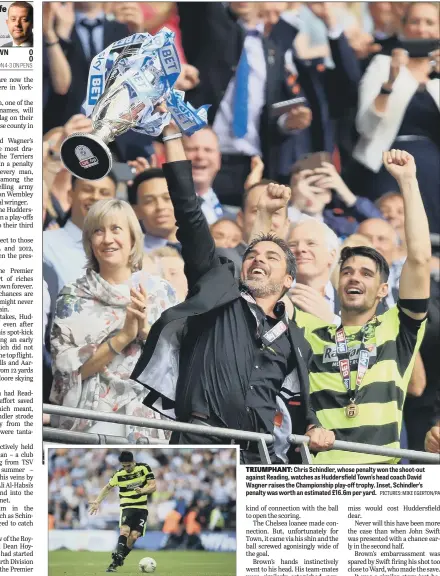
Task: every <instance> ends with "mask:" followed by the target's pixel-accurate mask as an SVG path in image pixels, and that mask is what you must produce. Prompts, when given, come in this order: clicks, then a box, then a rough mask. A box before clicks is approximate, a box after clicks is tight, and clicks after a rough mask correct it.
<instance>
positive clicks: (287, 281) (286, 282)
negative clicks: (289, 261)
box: [283, 274, 293, 288]
mask: <svg viewBox="0 0 440 576" xmlns="http://www.w3.org/2000/svg"><path fill="white" fill-rule="evenodd" d="M292 282H293V277H292V276H291V275H290V274H287V275H286V276H285V277H284V282H283V286H284V288H291V287H292Z"/></svg>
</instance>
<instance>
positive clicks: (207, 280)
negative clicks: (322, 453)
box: [131, 125, 334, 463]
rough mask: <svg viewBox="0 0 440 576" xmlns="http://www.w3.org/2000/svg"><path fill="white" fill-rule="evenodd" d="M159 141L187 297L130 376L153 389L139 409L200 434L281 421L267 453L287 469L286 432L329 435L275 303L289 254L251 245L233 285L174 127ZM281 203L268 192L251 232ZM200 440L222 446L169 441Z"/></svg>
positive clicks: (251, 446) (295, 341) (251, 447)
mask: <svg viewBox="0 0 440 576" xmlns="http://www.w3.org/2000/svg"><path fill="white" fill-rule="evenodd" d="M180 136H181V135H180ZM163 140H164V143H165V148H166V157H167V161H168V163H167V164H165V165H164V166H163V170H164V174H165V177H166V179H167V183H168V190H169V194H170V197H171V200H172V202H173V205H174V213H175V217H176V221H177V226H178V231H177V238H178V240H179V241H180V242H181V245H182V256H183V259H184V261H185V274H186V277H187V279H188V297H187V300H186V301H185V302H183V303H182V304H180V305H178V306H175V307H174V308H172V309H170V310H169V311H167V312H166V313H164V314H163V315H162V317H161V318H160V320H159V321H158V322H157V323H156V324H155V325H154V326H153V327H152V329H151V332H150V335H149V338H148V340H147V342H146V346H145V348H144V351H143V353H142V356H141V358H140V359H139V362H138V364H137V365H136V367H135V370H134V372H133V374H132V376H131V377H132V378H133V379H135V380H137V381H138V382H140V383H141V384H143V385H144V386H146V387H147V388H149V389H150V392H149V394H148V395H147V397H146V399H145V401H144V402H145V403H146V404H147V405H150V406H151V407H153V408H155V409H156V410H158V411H160V412H162V413H163V414H165V415H169V416H171V415H172V411H173V410H174V409H175V416H176V417H177V419H178V420H180V421H183V422H188V421H189V422H193V423H199V424H201V425H205V426H218V427H222V428H233V429H241V430H248V431H253V432H263V433H270V434H271V433H272V432H274V426H275V424H274V423H275V422H278V428H279V430H283V431H284V432H283V433H284V437H279V439H280V444H279V448H277V447H275V448H274V447H273V446H271V447H270V449H269V453H270V455H271V458H272V460H273V461H274V462H280V461H287V457H286V459H285V460H284V459H283V456H286V453H287V449H288V445H287V443H286V433H287V434H288V433H291V432H292V429H295V430H297V432H301V433H305V432H307V434H308V435H309V436H310V439H311V442H310V444H311V448H312V449H329V448H330V447H331V446H332V443H333V440H334V436H333V433H332V432H328V431H324V430H322V429H320V428H319V422H318V421H317V420H316V418H315V416H314V414H313V411H312V410H311V409H310V405H309V398H308V386H309V384H308V371H307V365H306V363H305V361H304V358H307V357H308V356H309V352H310V351H309V348H308V345H307V343H306V341H305V340H304V338H303V336H302V332H301V331H300V330H299V328H298V326H297V325H296V324H295V323H294V322H289V320H288V318H287V316H286V314H285V311H284V303H283V302H281V301H280V299H281V298H282V296H283V294H284V293H285V291H286V290H287V289H288V288H289V287H290V285H291V283H292V277H293V276H294V275H295V269H296V263H295V258H294V256H293V254H292V253H291V252H290V250H289V248H288V247H287V245H286V244H285V243H284V242H283V241H282V240H280V239H279V238H276V237H275V236H270V235H269V236H264V237H262V238H260V237H256V238H254V240H253V241H252V242H251V244H250V246H249V247H248V249H247V251H246V254H245V258H244V263H243V267H242V273H241V282H240V283H238V282H237V281H236V279H235V278H234V267H233V265H232V263H231V262H229V261H227V260H225V259H220V258H219V257H218V256H216V254H215V245H214V241H213V239H212V236H211V234H210V232H209V228H208V224H207V222H206V219H205V217H204V215H203V212H202V210H201V208H200V203H199V201H198V198H197V195H196V193H195V190H194V184H193V181H192V175H191V164H190V163H189V162H188V161H187V160H186V156H185V152H184V149H183V146H182V143H181V142H180V140H179V132H178V129H177V128H176V127H175V126H174V125H171V126H168V127H166V128H165V130H164V138H163ZM288 197H289V191H288V189H287V188H285V187H283V186H281V187H280V186H278V185H271V187H268V190H267V194H266V195H265V196H264V198H262V200H261V202H260V213H259V219H260V221H259V223H258V225H257V226H256V230H257V229H258V228H259V227H260V226H261V229H263V227H264V226H265V221H266V220H267V219H268V218H269V217H271V215H272V213H273V212H275V211H277V210H279V209H280V208H281V207H282V206H286V205H287V202H288ZM179 334H180V335H179ZM176 339H177V340H176ZM178 340H180V342H179V345H178V346H177V345H176V344H177V341H178ZM173 342H174V346H173ZM164 363H165V364H164ZM175 386H176V387H175ZM173 390H175V393H174V392H173ZM207 440H208V441H209V442H210V443H215V444H218V443H224V440H222V439H220V438H216V437H212V436H209V437H205V436H203V435H196V434H187V433H176V434H175V435H174V436H173V437H172V441H173V442H177V443H181V444H203V443H206V441H207ZM282 440H284V442H282ZM241 448H242V454H241V456H242V462H243V463H253V462H258V461H259V456H258V447H257V445H256V443H253V442H245V443H242V444H241Z"/></svg>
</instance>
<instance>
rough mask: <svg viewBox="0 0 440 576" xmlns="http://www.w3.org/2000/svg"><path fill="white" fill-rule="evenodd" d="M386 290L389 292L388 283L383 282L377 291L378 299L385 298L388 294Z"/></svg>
mask: <svg viewBox="0 0 440 576" xmlns="http://www.w3.org/2000/svg"><path fill="white" fill-rule="evenodd" d="M388 292H389V287H388V283H387V282H384V283H383V284H381V285H380V286H379V291H378V293H377V295H378V297H379V298H380V300H382V299H383V298H386V297H387V296H388Z"/></svg>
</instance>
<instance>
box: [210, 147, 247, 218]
mask: <svg viewBox="0 0 440 576" xmlns="http://www.w3.org/2000/svg"><path fill="white" fill-rule="evenodd" d="M250 170H251V157H250V156H243V155H240V154H223V155H222V166H221V168H220V172H219V173H218V174H217V176H216V178H215V180H214V186H213V188H214V190H215V193H216V194H217V196H218V197H219V200H220V202H221V203H222V204H228V205H230V206H239V207H241V205H242V199H243V192H244V183H245V182H246V178H247V177H248V175H249V172H250Z"/></svg>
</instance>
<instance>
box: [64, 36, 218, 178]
mask: <svg viewBox="0 0 440 576" xmlns="http://www.w3.org/2000/svg"><path fill="white" fill-rule="evenodd" d="M173 41H174V34H173V32H171V31H169V30H167V29H166V28H164V29H162V30H161V31H160V32H159V33H158V34H156V36H151V35H150V34H134V35H133V36H130V37H128V38H124V39H123V40H120V41H118V42H114V43H113V44H112V45H111V46H109V47H108V48H106V49H105V50H104V51H103V52H101V53H100V54H98V55H97V56H95V58H94V59H93V61H92V63H91V66H90V73H89V81H88V86H87V95H86V100H85V102H84V104H83V108H84V111H85V113H86V115H87V116H89V117H90V118H91V120H92V125H93V130H92V132H91V133H89V134H88V133H75V134H72V135H70V136H69V137H68V138H66V140H64V142H63V144H62V146H61V150H60V154H61V160H62V162H63V164H64V166H65V167H66V168H67V170H69V172H71V173H72V174H73V175H74V176H76V177H77V178H81V179H84V180H99V179H101V178H104V176H106V175H107V174H108V173H109V172H110V170H111V167H112V154H111V151H110V149H109V147H108V144H109V143H110V142H113V141H114V140H115V138H117V137H118V136H120V135H121V134H123V133H124V132H127V130H135V131H137V132H141V133H143V134H148V135H150V136H153V137H154V136H159V135H160V133H161V132H162V130H163V128H164V126H166V125H167V124H168V123H169V122H170V120H171V117H173V118H174V120H175V121H176V122H177V124H178V125H179V126H180V128H181V130H182V131H183V132H185V133H186V134H191V133H193V132H195V131H196V130H198V129H200V128H202V127H203V126H205V125H206V122H207V112H206V110H207V107H206V106H202V107H201V108H199V110H195V109H194V108H193V107H192V106H191V105H190V104H188V103H185V102H184V100H183V97H184V93H183V92H180V91H178V90H173V89H172V87H173V85H174V83H175V81H176V80H177V77H178V76H179V73H180V62H179V57H178V55H177V51H176V49H175V47H174V42H173ZM162 101H166V103H167V107H168V110H169V112H168V113H166V114H159V113H158V112H155V110H154V109H155V106H156V104H158V103H159V102H162Z"/></svg>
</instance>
